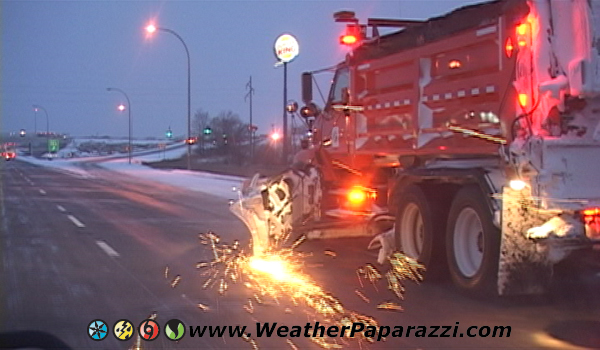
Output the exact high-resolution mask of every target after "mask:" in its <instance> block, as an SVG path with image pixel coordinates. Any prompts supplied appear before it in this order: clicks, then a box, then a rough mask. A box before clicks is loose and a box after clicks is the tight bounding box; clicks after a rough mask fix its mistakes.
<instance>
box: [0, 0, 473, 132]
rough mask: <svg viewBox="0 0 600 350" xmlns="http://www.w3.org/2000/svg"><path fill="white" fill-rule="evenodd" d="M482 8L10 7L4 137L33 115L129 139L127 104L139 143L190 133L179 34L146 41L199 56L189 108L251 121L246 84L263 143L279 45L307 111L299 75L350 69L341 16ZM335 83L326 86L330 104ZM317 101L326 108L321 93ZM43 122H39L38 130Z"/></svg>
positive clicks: (452, 0)
mask: <svg viewBox="0 0 600 350" xmlns="http://www.w3.org/2000/svg"><path fill="white" fill-rule="evenodd" d="M477 2H482V1H480V0H440V1H433V0H422V1H328V0H320V1H312V0H311V1H297V0H296V1H252V0H247V1H193V0H189V1H161V2H151V1H51V0H48V1H23V0H3V1H1V2H0V13H1V35H2V39H1V67H2V70H1V75H0V82H1V90H0V93H1V97H0V98H1V103H0V107H1V115H0V131H2V132H8V131H18V130H19V129H21V128H24V129H26V130H27V131H31V132H33V129H34V118H35V112H34V110H33V108H32V105H34V104H38V105H42V106H43V107H45V108H46V110H47V111H48V115H49V121H50V129H51V131H55V132H64V133H69V134H71V135H74V136H87V135H110V136H125V135H127V113H126V112H119V111H118V110H117V109H116V106H117V105H118V104H120V103H122V102H123V103H124V102H126V101H125V98H124V97H123V96H122V95H121V94H120V93H117V92H107V91H106V88H107V87H114V88H119V89H122V90H124V91H125V92H126V93H127V94H128V95H129V98H130V99H131V111H132V118H133V134H134V137H164V135H165V130H166V129H167V128H168V127H169V126H170V127H171V129H172V130H173V132H174V134H175V135H185V134H186V133H187V61H186V56H185V50H184V48H183V45H182V44H181V42H179V40H178V39H177V38H176V37H175V36H174V35H172V34H169V33H165V32H157V33H155V34H154V35H153V36H152V37H147V34H146V32H145V30H144V27H145V26H146V25H147V24H148V23H149V22H150V21H152V20H153V21H154V23H155V24H156V25H157V26H159V27H164V28H168V29H171V30H173V31H175V32H177V33H178V34H179V35H180V36H181V37H182V38H183V40H184V41H185V42H186V44H187V46H188V48H189V51H190V56H191V108H192V115H193V114H194V113H195V111H196V110H198V109H203V110H205V111H207V112H208V113H209V114H210V115H211V116H216V115H217V114H218V113H219V112H221V111H227V110H230V111H232V112H234V113H236V114H238V115H239V116H240V118H241V119H242V120H243V121H245V122H248V121H249V104H248V102H247V101H245V100H244V96H245V94H246V92H247V91H246V83H247V82H248V80H249V78H250V76H252V82H253V86H254V89H255V95H254V100H253V106H254V108H253V109H254V112H253V115H254V124H257V125H258V127H259V129H258V133H266V132H268V131H269V130H270V129H271V125H273V124H274V125H275V126H276V127H279V128H280V127H281V125H282V109H283V68H281V67H279V68H275V67H274V64H275V62H276V58H275V55H274V53H273V45H274V42H275V39H276V38H277V37H278V36H279V35H281V34H284V33H289V34H292V35H294V36H295V37H296V38H297V40H298V42H299V44H300V54H299V56H298V57H297V58H296V59H295V60H294V61H293V62H291V63H289V65H288V98H289V99H294V100H296V101H298V102H300V99H301V98H300V75H301V73H302V72H303V71H310V70H316V69H319V68H324V67H328V66H331V65H334V64H336V63H338V62H340V61H341V60H343V58H344V55H345V54H346V52H347V49H345V48H343V47H341V46H340V45H339V44H338V37H339V36H340V35H341V34H342V33H343V31H344V24H341V23H335V22H334V21H333V13H334V12H336V11H339V10H346V9H347V10H354V11H355V12H356V16H357V17H358V18H359V19H360V20H361V22H366V20H367V18H369V17H379V18H404V19H424V18H429V17H432V16H437V15H441V14H444V13H446V12H448V11H450V10H452V9H454V8H456V7H459V6H461V5H466V4H472V3H477ZM330 78H331V75H327V74H325V75H321V76H320V77H319V81H320V88H321V89H322V90H323V93H324V94H326V93H327V90H328V86H327V83H328V81H329V79H330ZM314 94H315V100H316V102H318V104H320V105H322V102H321V101H320V98H317V97H318V92H317V91H316V90H315V92H314ZM45 128H46V117H45V115H44V113H43V112H41V111H40V112H38V113H37V129H38V131H45Z"/></svg>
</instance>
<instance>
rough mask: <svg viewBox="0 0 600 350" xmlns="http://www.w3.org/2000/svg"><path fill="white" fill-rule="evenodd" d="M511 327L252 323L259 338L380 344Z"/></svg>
mask: <svg viewBox="0 0 600 350" xmlns="http://www.w3.org/2000/svg"><path fill="white" fill-rule="evenodd" d="M510 332H511V326H469V327H466V328H461V327H460V326H459V322H456V324H454V325H452V326H372V325H367V326H365V325H364V324H363V323H360V322H355V323H352V325H344V326H336V325H328V326H324V325H321V324H319V322H316V323H315V324H314V325H313V324H311V323H306V325H304V326H286V325H278V324H277V322H274V323H269V322H267V323H256V333H254V335H255V336H256V337H258V338H261V337H267V338H270V337H281V338H283V337H290V338H299V337H304V338H311V337H325V336H326V337H330V338H336V337H339V338H353V337H357V336H359V337H360V336H362V337H365V338H372V339H374V340H377V341H381V340H383V339H385V338H386V337H392V338H401V337H405V338H408V337H415V338H426V337H427V338H438V337H440V338H457V337H472V338H473V337H481V338H486V337H499V338H502V337H506V338H508V337H510ZM189 336H190V337H224V336H229V337H243V336H248V337H250V336H253V334H252V333H251V332H250V331H249V329H248V327H247V326H195V327H194V326H190V332H189Z"/></svg>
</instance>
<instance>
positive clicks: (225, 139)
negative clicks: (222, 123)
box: [223, 134, 228, 145]
mask: <svg viewBox="0 0 600 350" xmlns="http://www.w3.org/2000/svg"><path fill="white" fill-rule="evenodd" d="M227 143H228V141H227V134H223V144H225V145H226V144H227Z"/></svg>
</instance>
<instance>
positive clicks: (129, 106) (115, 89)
mask: <svg viewBox="0 0 600 350" xmlns="http://www.w3.org/2000/svg"><path fill="white" fill-rule="evenodd" d="M106 91H117V92H120V93H122V94H123V96H125V99H127V112H128V114H129V147H128V154H129V164H131V102H130V101H129V96H127V94H126V93H125V91H123V90H121V89H117V88H106ZM117 109H118V110H119V111H121V112H123V111H124V110H125V105H124V104H122V103H121V104H120V105H119V106H118V107H117Z"/></svg>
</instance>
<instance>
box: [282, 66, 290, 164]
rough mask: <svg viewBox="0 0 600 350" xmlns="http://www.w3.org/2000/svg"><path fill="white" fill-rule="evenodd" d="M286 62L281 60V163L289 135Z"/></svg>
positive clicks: (286, 155)
mask: <svg viewBox="0 0 600 350" xmlns="http://www.w3.org/2000/svg"><path fill="white" fill-rule="evenodd" d="M287 65H288V63H287V62H283V140H282V141H283V164H287V161H288V159H287V158H288V143H289V138H290V135H289V133H288V118H287V108H286V107H287Z"/></svg>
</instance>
